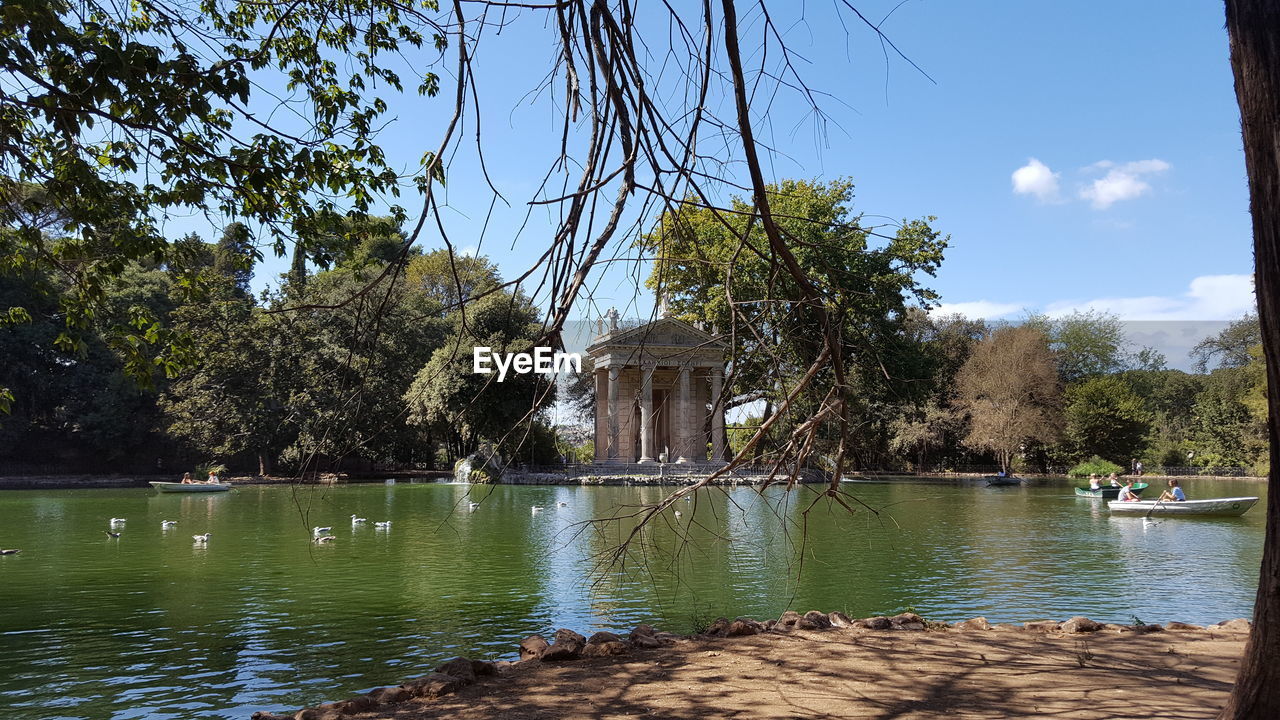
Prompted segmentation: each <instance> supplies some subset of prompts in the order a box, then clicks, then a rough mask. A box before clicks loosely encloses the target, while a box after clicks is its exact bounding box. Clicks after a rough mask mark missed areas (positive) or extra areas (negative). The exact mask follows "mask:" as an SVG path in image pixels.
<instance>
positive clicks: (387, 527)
mask: <svg viewBox="0 0 1280 720" xmlns="http://www.w3.org/2000/svg"><path fill="white" fill-rule="evenodd" d="M373 526H374V527H376V528H378V529H379V530H390V529H391V521H390V520H386V521H384V522H376V523H374V524H373Z"/></svg>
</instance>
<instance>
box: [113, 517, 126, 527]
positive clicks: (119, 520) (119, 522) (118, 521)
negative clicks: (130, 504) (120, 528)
mask: <svg viewBox="0 0 1280 720" xmlns="http://www.w3.org/2000/svg"><path fill="white" fill-rule="evenodd" d="M125 522H128V521H127V520H125V519H124V518H111V524H112V525H122V524H124V523H125Z"/></svg>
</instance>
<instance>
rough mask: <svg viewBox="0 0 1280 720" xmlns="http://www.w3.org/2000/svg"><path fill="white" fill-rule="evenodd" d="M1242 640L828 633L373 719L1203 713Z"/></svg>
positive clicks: (560, 673) (1214, 702)
mask: <svg viewBox="0 0 1280 720" xmlns="http://www.w3.org/2000/svg"><path fill="white" fill-rule="evenodd" d="M1244 637H1245V636H1244V635H1243V634H1239V635H1237V634H1225V633H1209V632H1204V631H1202V632H1179V633H1175V632H1160V633H1152V634H1145V635H1137V634H1133V633H1125V634H1115V633H1105V634H1093V635H1058V634H1054V635H1040V634H1033V633H1028V632H1022V631H1007V632H1001V631H986V632H979V631H974V632H953V631H946V632H880V633H873V632H866V631H856V630H832V631H827V632H823V633H796V634H791V635H781V634H766V635H758V636H754V637H748V638H738V639H726V640H712V639H708V640H701V639H700V640H696V641H690V642H682V643H680V644H679V645H677V646H676V647H674V648H666V649H661V650H650V651H638V652H636V653H635V654H633V655H629V656H626V657H620V658H601V659H593V660H581V661H575V662H570V663H563V664H552V663H546V664H541V665H539V664H536V663H535V664H532V665H529V666H527V667H525V666H519V667H518V668H517V669H515V670H514V671H513V672H512V673H511V674H510V675H509V676H508V677H505V678H499V679H489V680H487V681H484V682H482V683H480V684H478V685H475V686H472V687H469V688H466V689H465V690H463V691H461V692H460V693H459V694H457V695H452V696H448V697H445V698H442V699H440V700H435V701H416V700H415V701H410V702H407V703H404V704H402V705H398V706H388V707H384V708H381V709H380V710H379V711H377V712H371V713H365V714H363V715H360V716H359V717H360V718H362V719H369V720H372V719H374V718H378V719H380V720H426V719H428V718H450V719H459V720H480V719H482V718H484V719H489V718H503V719H504V720H506V719H511V720H534V719H535V718H536V719H543V718H547V719H549V718H572V719H579V718H581V719H583V720H588V719H590V720H614V719H616V718H637V717H648V718H690V719H692V718H874V719H877V720H893V719H899V718H941V717H948V718H1031V717H1041V718H1067V719H1071V720H1077V719H1083V718H1137V717H1157V718H1169V719H1173V720H1177V719H1181V718H1211V717H1213V716H1214V715H1215V714H1216V713H1217V711H1218V709H1219V708H1221V706H1222V704H1223V703H1224V702H1225V700H1226V697H1227V693H1228V691H1229V690H1230V687H1231V682H1232V681H1233V679H1234V677H1235V673H1236V667H1237V662H1238V658H1239V656H1240V653H1241V652H1242V650H1243V644H1244Z"/></svg>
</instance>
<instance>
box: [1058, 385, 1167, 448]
mask: <svg viewBox="0 0 1280 720" xmlns="http://www.w3.org/2000/svg"><path fill="white" fill-rule="evenodd" d="M1065 398H1066V412H1065V416H1066V435H1065V440H1066V443H1067V446H1068V451H1069V452H1070V453H1071V455H1072V459H1073V460H1081V459H1084V458H1087V457H1089V456H1091V455H1098V456H1101V457H1103V458H1105V459H1107V460H1110V461H1111V462H1113V463H1116V464H1117V465H1120V466H1122V467H1126V466H1128V464H1129V459H1130V458H1134V457H1137V456H1138V451H1139V450H1141V449H1142V445H1143V441H1144V440H1145V438H1146V435H1147V431H1148V430H1149V429H1150V422H1151V417H1150V415H1149V413H1148V412H1147V409H1146V407H1145V404H1144V403H1143V401H1142V398H1141V397H1139V396H1138V395H1137V393H1135V392H1134V391H1133V389H1132V388H1130V387H1129V385H1128V384H1127V383H1125V382H1124V380H1122V379H1120V378H1119V377H1116V376H1114V375H1104V376H1100V377H1093V378H1089V379H1088V380H1085V381H1083V382H1080V383H1077V384H1076V385H1072V386H1070V387H1068V388H1067V390H1066V393H1065Z"/></svg>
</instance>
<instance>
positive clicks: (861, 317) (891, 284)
mask: <svg viewBox="0 0 1280 720" xmlns="http://www.w3.org/2000/svg"><path fill="white" fill-rule="evenodd" d="M768 193H769V199H770V203H771V207H772V210H773V213H774V216H775V219H776V221H777V223H778V224H779V227H780V229H781V232H782V234H783V235H784V236H785V237H787V238H788V241H789V242H788V247H789V248H790V249H791V251H792V252H793V253H794V256H795V260H796V262H797V263H798V264H799V266H800V267H801V268H802V269H803V270H804V272H805V274H806V276H807V277H808V279H809V281H810V282H811V283H812V284H813V286H814V287H815V288H816V289H817V292H818V293H819V294H820V296H821V297H822V299H823V302H824V303H825V304H826V308H827V310H828V311H829V312H830V314H831V316H833V317H835V318H838V328H835V329H834V330H833V332H835V333H837V334H838V335H839V338H840V340H839V343H840V349H841V354H842V359H843V364H842V366H841V367H840V370H841V371H842V372H843V374H844V382H845V383H846V384H847V386H848V393H847V395H846V396H845V397H846V402H848V403H849V407H848V411H849V413H850V415H852V416H856V417H858V418H859V422H858V423H854V424H852V425H851V428H850V433H851V435H850V436H849V437H846V438H844V440H845V441H846V443H847V445H849V446H851V447H855V448H859V449H861V450H862V451H864V452H865V451H867V450H870V449H871V448H872V447H877V446H878V445H879V444H880V443H882V442H883V437H884V435H885V433H886V432H887V430H886V425H887V422H888V420H889V416H890V415H891V413H888V412H886V408H888V407H889V401H890V399H892V400H893V401H894V402H902V401H903V400H907V399H921V398H922V397H923V396H924V394H925V392H927V389H928V384H927V383H923V382H921V380H923V379H924V378H926V377H927V376H928V375H929V373H930V368H929V367H928V365H929V363H928V360H927V358H926V357H925V356H924V355H923V353H921V352H920V348H919V346H918V345H917V344H915V343H913V342H911V341H910V340H909V338H907V337H906V335H905V334H904V332H903V329H904V327H905V326H906V324H907V317H908V315H909V308H911V307H913V306H914V304H916V303H918V304H921V305H927V304H928V303H931V302H932V301H934V300H935V299H936V298H937V295H936V293H934V292H933V291H932V290H929V289H928V288H926V287H924V286H922V285H921V284H920V282H919V280H920V278H921V277H923V276H926V275H933V274H934V273H935V272H936V271H937V269H938V267H939V265H940V264H941V262H942V258H943V251H944V250H945V249H946V247H947V242H948V239H947V238H945V237H942V236H941V234H940V233H938V232H936V231H935V230H934V229H933V228H932V227H931V226H930V225H929V223H930V222H932V220H933V218H923V219H919V220H912V221H903V223H902V224H901V225H900V226H899V227H898V230H897V232H896V233H895V234H894V235H893V237H891V238H888V239H879V238H877V237H875V236H873V235H872V234H871V233H870V232H869V231H868V230H867V229H866V228H864V227H863V226H862V223H861V217H860V216H858V215H856V214H855V213H854V211H853V210H852V208H851V203H852V200H853V184H852V183H851V182H850V181H848V180H835V181H831V182H828V183H822V182H817V181H805V180H784V181H782V182H779V183H778V184H776V185H772V186H770V187H769V188H768ZM730 204H731V206H732V208H733V210H734V211H735V212H733V213H722V212H716V211H713V210H710V209H708V208H707V207H706V206H705V205H704V204H703V203H701V202H699V201H697V200H696V199H693V198H690V199H689V201H687V202H685V203H682V204H680V205H679V206H677V207H676V208H675V209H674V210H670V211H668V212H665V213H663V214H662V216H661V217H659V218H658V220H657V222H656V223H655V224H654V226H653V228H652V229H651V230H650V231H649V232H648V233H646V234H645V235H644V236H642V237H641V238H640V239H639V240H638V241H637V244H638V245H639V246H640V247H642V248H643V249H644V250H645V251H647V252H650V253H653V254H654V256H655V257H656V260H655V262H654V265H653V270H652V272H651V274H650V276H649V279H648V281H647V284H648V286H649V287H650V288H653V289H654V290H655V291H657V292H659V293H662V294H665V295H666V296H667V297H668V298H669V307H670V309H671V310H672V311H673V312H674V314H675V315H676V316H677V317H680V318H682V319H684V320H687V321H692V322H697V321H700V322H703V323H706V324H707V325H708V326H712V327H717V328H720V329H723V330H727V329H728V328H730V326H731V325H736V327H737V328H738V332H736V333H734V334H733V342H734V343H735V346H734V347H733V348H732V352H733V357H734V360H733V383H732V386H731V387H729V388H728V392H729V394H730V397H731V398H732V399H731V400H730V402H729V406H730V407H733V406H734V405H736V404H739V403H742V402H748V401H751V400H756V399H763V400H764V401H765V402H766V404H767V405H768V406H769V407H777V406H779V405H780V404H781V403H782V400H783V398H784V397H785V396H786V395H787V393H788V389H789V388H790V387H792V386H793V385H794V381H795V380H796V379H798V377H799V376H800V375H802V374H803V373H804V372H806V371H807V370H808V368H809V367H810V366H811V365H812V364H813V363H814V361H815V360H816V359H817V357H818V354H819V353H820V352H821V348H822V344H823V337H824V336H823V329H822V327H821V326H820V325H819V322H818V319H817V316H816V314H815V313H813V312H810V311H809V310H808V309H806V307H805V306H804V305H803V304H799V305H798V304H796V303H795V300H796V299H798V298H801V297H803V296H804V293H803V291H802V289H801V288H800V287H799V286H798V285H797V283H796V281H795V279H794V278H793V277H791V276H790V275H789V274H788V273H786V272H780V271H779V269H778V267H777V265H776V263H775V262H774V260H776V257H775V255H776V253H774V252H773V251H772V250H770V248H769V245H768V241H767V239H766V238H765V235H764V232H763V230H762V229H761V227H760V224H759V222H758V221H757V213H755V212H754V208H753V204H752V202H751V201H750V200H748V199H744V198H739V197H735V198H733V199H732V200H731V203H730ZM730 298H732V303H733V304H731V303H730ZM835 381H836V373H835V368H833V367H830V366H828V367H827V368H825V369H824V371H823V372H822V373H821V374H820V375H819V376H818V377H817V378H815V380H814V382H813V384H812V386H811V387H810V390H809V392H807V393H806V394H805V395H804V396H802V397H799V398H797V399H796V400H795V401H794V402H793V403H792V406H791V408H792V412H793V413H794V414H795V416H796V418H797V419H796V422H799V418H801V417H805V416H808V415H809V414H812V413H815V412H817V411H818V410H819V408H820V407H821V406H822V403H823V398H824V397H826V394H827V392H828V390H830V388H831V387H832V385H833V383H834V382H835ZM833 427H834V423H826V424H824V425H823V426H822V427H821V428H820V429H819V432H818V433H817V435H816V436H815V443H816V445H815V449H817V450H818V452H819V454H821V453H822V452H830V451H831V450H833V449H834V447H835V446H836V445H837V444H839V443H840V441H841V438H839V437H837V436H836V434H835V433H834V432H833V430H832V428H833Z"/></svg>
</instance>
